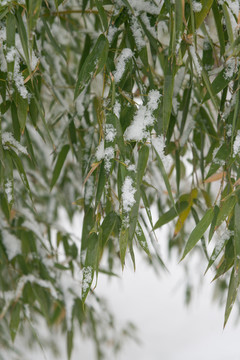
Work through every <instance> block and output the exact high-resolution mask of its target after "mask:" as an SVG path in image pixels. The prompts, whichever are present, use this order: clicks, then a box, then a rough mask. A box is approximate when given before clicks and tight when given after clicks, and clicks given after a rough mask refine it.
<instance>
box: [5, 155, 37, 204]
mask: <svg viewBox="0 0 240 360" xmlns="http://www.w3.org/2000/svg"><path fill="white" fill-rule="evenodd" d="M8 151H9V153H10V155H11V158H12V160H13V162H14V164H15V166H16V168H17V170H18V173H19V175H20V178H21V180H22V183H23V185H24V186H25V188H26V189H27V191H28V193H29V196H30V198H31V199H32V193H31V190H30V186H29V182H28V179H27V175H26V173H25V170H24V167H23V164H22V161H21V159H20V158H19V157H18V156H17V154H16V153H15V152H14V151H13V150H11V149H9V150H8Z"/></svg>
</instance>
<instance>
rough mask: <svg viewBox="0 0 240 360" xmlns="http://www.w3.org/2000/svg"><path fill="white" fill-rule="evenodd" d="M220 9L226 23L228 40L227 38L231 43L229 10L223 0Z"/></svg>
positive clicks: (231, 30) (231, 31)
mask: <svg viewBox="0 0 240 360" xmlns="http://www.w3.org/2000/svg"><path fill="white" fill-rule="evenodd" d="M222 9H223V13H224V19H225V24H226V28H227V33H228V40H229V42H230V44H233V42H234V36H233V28H232V22H231V19H230V15H229V11H230V10H229V9H228V7H227V5H226V4H225V2H223V4H222Z"/></svg>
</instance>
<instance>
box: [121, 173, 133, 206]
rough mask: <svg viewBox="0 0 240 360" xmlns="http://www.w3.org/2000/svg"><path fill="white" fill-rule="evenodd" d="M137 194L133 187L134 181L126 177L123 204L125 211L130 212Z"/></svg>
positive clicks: (123, 187) (123, 188)
mask: <svg viewBox="0 0 240 360" xmlns="http://www.w3.org/2000/svg"><path fill="white" fill-rule="evenodd" d="M135 192H136V189H135V187H134V186H133V179H132V178H130V176H126V178H125V180H124V183H123V185H122V202H123V210H124V211H126V212H129V211H130V210H131V208H132V207H133V205H134V204H135V202H136V200H135V198H134V194H135Z"/></svg>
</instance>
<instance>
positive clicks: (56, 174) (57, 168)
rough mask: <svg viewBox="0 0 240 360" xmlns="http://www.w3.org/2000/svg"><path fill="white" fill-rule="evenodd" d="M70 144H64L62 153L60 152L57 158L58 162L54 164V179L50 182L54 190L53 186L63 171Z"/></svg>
mask: <svg viewBox="0 0 240 360" xmlns="http://www.w3.org/2000/svg"><path fill="white" fill-rule="evenodd" d="M69 149H70V146H69V145H68V144H66V145H64V146H63V147H62V149H61V151H60V153H59V154H58V158H57V162H56V164H55V166H54V169H53V176H52V180H51V183H50V189H51V190H52V188H53V187H54V185H55V184H56V182H57V180H58V178H59V175H60V173H61V170H62V167H63V164H64V162H65V160H66V157H67V154H68V152H69Z"/></svg>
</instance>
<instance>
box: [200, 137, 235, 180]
mask: <svg viewBox="0 0 240 360" xmlns="http://www.w3.org/2000/svg"><path fill="white" fill-rule="evenodd" d="M229 155H230V152H229V144H226V143H224V144H222V145H221V147H220V148H219V149H218V151H217V152H216V154H215V157H214V159H213V161H212V163H211V166H210V169H209V170H208V173H207V176H206V178H205V180H206V179H208V178H209V177H210V176H212V175H213V174H215V173H216V172H217V170H218V169H219V168H220V167H221V166H222V165H221V164H222V163H223V162H225V161H227V158H228V157H229Z"/></svg>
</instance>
